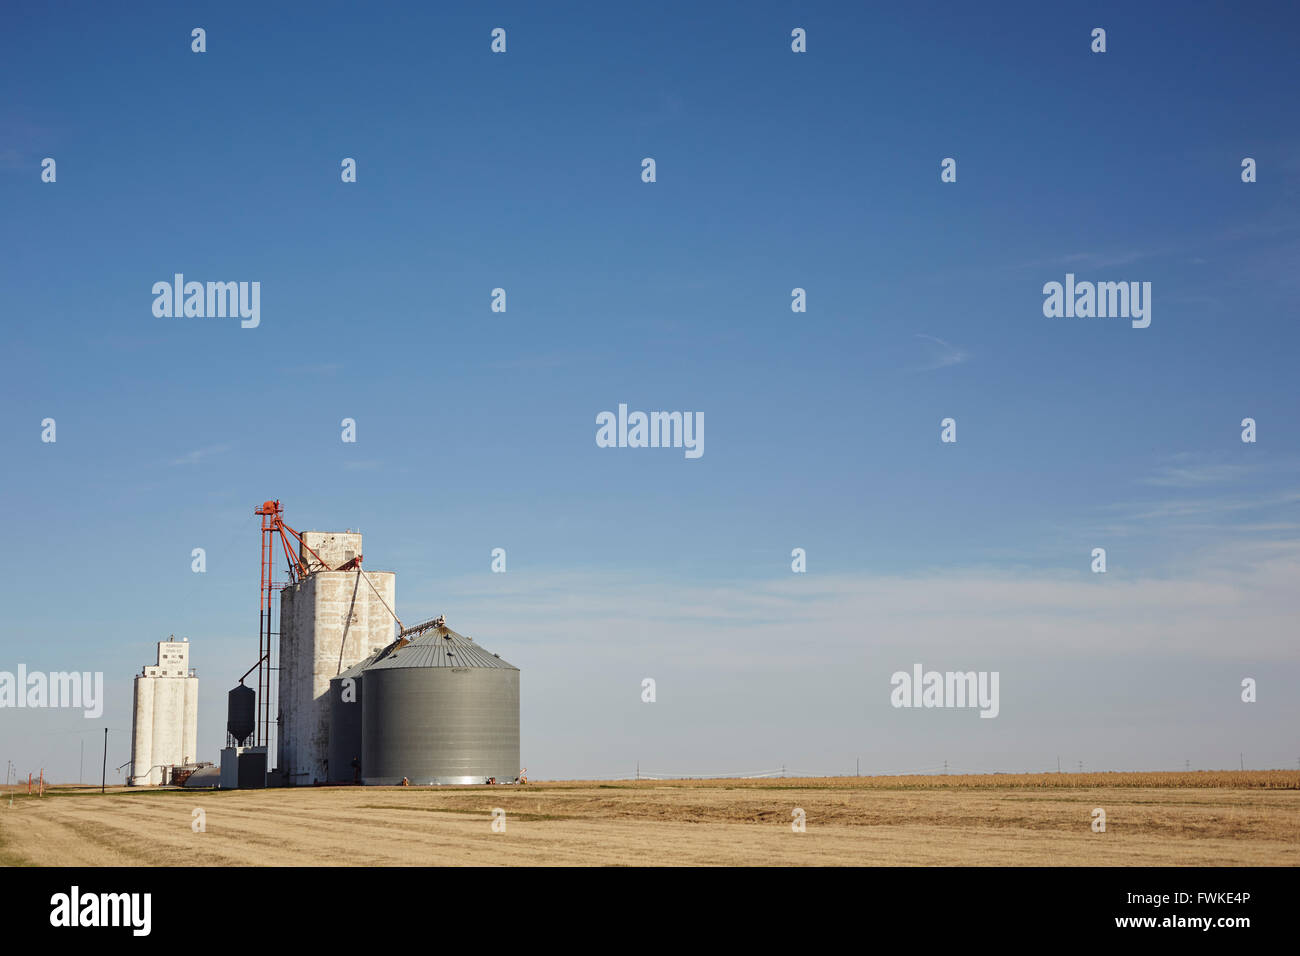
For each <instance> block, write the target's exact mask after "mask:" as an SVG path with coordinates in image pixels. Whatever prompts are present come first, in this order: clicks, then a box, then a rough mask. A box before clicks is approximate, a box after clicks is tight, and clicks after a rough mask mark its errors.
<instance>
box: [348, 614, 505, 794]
mask: <svg viewBox="0 0 1300 956" xmlns="http://www.w3.org/2000/svg"><path fill="white" fill-rule="evenodd" d="M402 636H403V637H404V638H407V639H409V643H408V644H406V646H405V647H404V648H403V649H402V653H401V654H392V653H388V654H385V653H384V652H380V654H379V655H378V656H377V657H376V658H375V659H374V660H373V661H370V662H369V663H363V664H362V665H359V666H360V667H361V675H360V680H359V681H358V683H359V684H360V685H361V687H362V688H363V692H362V693H361V694H360V696H359V700H360V703H361V779H362V782H363V783H366V784H377V785H380V786H396V785H400V784H401V783H402V781H403V780H409V781H410V783H411V784H412V785H415V786H429V785H446V784H483V783H486V782H488V781H489V780H506V781H508V780H514V779H518V778H519V777H520V775H521V773H520V766H519V668H517V667H515V666H514V665H513V664H510V663H509V662H507V661H504V660H502V659H501V657H500V656H499V655H497V654H493V653H491V652H490V651H487V650H485V649H484V648H483V647H481V646H480V645H478V644H476V643H474V642H473V641H472V640H470V639H469V638H468V637H466V636H465V635H463V634H458V633H457V632H455V631H453V630H452V629H451V628H449V627H447V622H446V620H445V618H442V617H438V618H436V619H435V620H433V621H429V622H427V623H426V624H421V625H417V626H416V627H412V628H407V629H406V630H405V631H403V632H402ZM331 763H332V761H331Z"/></svg>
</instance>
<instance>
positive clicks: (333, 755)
mask: <svg viewBox="0 0 1300 956" xmlns="http://www.w3.org/2000/svg"><path fill="white" fill-rule="evenodd" d="M379 653H382V652H379ZM379 653H375V654H371V655H370V656H369V657H367V658H366V659H365V660H362V661H359V662H357V663H356V664H353V665H352V666H351V667H349V668H348V669H347V670H345V671H343V672H342V673H340V674H339V675H338V676H337V677H331V678H330V690H329V698H330V709H329V714H330V736H329V750H328V751H327V753H328V754H329V756H328V758H327V766H326V777H325V779H326V780H327V781H328V782H329V783H352V782H353V780H354V776H355V775H354V774H353V771H352V761H353V760H357V761H360V760H361V672H362V671H364V670H365V669H366V667H367V666H368V665H370V664H372V663H374V661H375V659H376V658H377V657H379ZM346 680H351V681H352V682H353V684H352V692H351V694H348V695H346V696H345V693H344V690H345V688H344V681H346ZM348 697H351V698H353V699H352V700H349V699H348ZM362 769H364V765H363V767H362Z"/></svg>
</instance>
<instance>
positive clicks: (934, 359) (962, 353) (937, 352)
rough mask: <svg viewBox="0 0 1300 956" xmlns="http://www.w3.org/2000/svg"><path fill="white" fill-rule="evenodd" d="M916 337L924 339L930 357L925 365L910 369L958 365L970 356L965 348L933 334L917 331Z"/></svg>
mask: <svg viewBox="0 0 1300 956" xmlns="http://www.w3.org/2000/svg"><path fill="white" fill-rule="evenodd" d="M916 337H917V338H918V339H924V340H925V341H926V342H927V343H928V344H927V346H926V349H927V351H928V352H929V353H930V358H929V362H927V363H926V364H925V365H919V366H916V367H915V368H912V369H910V371H913V372H932V371H934V370H935V369H938V368H948V367H950V366H953V365H960V364H961V363H962V362H965V361H967V360H968V359H969V358H970V353H968V352H967V351H966V350H965V349H962V348H960V347H958V346H955V345H953V344H951V343H949V342H945V341H944V340H943V339H941V338H936V337H935V336H933V335H925V334H924V333H919V332H918V333H917V335H916Z"/></svg>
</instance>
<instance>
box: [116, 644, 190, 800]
mask: <svg viewBox="0 0 1300 956" xmlns="http://www.w3.org/2000/svg"><path fill="white" fill-rule="evenodd" d="M198 731H199V679H198V678H197V677H195V676H194V671H192V670H191V669H190V644H189V639H188V638H181V640H179V641H178V640H176V639H175V638H174V637H173V638H171V639H169V640H166V641H159V642H158V663H157V664H154V665H152V666H150V665H146V666H145V667H144V668H143V670H142V671H141V672H140V673H139V674H138V675H136V678H135V708H134V710H133V713H132V716H131V773H130V775H129V776H128V777H127V778H126V782H127V783H128V784H130V785H132V786H158V785H160V784H162V783H166V782H168V776H167V770H168V768H170V767H173V766H177V765H181V764H187V763H193V762H194V761H195V759H196V757H197V753H196V752H197V750H198V736H199V733H198Z"/></svg>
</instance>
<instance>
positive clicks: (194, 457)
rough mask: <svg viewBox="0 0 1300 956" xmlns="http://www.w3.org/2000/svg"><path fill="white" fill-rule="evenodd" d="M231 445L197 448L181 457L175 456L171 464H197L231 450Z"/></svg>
mask: <svg viewBox="0 0 1300 956" xmlns="http://www.w3.org/2000/svg"><path fill="white" fill-rule="evenodd" d="M230 447H231V446H229V445H210V446H208V447H207V448H196V449H194V450H193V451H191V452H187V453H186V454H184V455H181V457H179V458H173V459H172V460H171V461H170V462H169V464H171V465H197V464H198V463H199V462H201V461H203V460H204V459H205V458H211V457H212V456H213V455H220V454H223V453H224V452H228V451H230Z"/></svg>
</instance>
